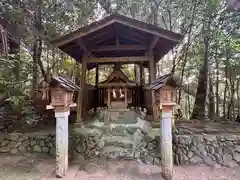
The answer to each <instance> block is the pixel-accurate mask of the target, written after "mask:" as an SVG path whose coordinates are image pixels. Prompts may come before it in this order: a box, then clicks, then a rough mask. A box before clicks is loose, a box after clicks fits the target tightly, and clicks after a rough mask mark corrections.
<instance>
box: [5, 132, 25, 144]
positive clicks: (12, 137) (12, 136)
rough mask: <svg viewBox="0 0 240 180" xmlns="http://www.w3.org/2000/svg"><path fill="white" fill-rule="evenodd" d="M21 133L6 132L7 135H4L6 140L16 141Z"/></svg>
mask: <svg viewBox="0 0 240 180" xmlns="http://www.w3.org/2000/svg"><path fill="white" fill-rule="evenodd" d="M21 135H22V134H20V133H8V134H7V135H5V139H7V140H11V141H16V142H17V141H18V138H19V137H20V136H21Z"/></svg>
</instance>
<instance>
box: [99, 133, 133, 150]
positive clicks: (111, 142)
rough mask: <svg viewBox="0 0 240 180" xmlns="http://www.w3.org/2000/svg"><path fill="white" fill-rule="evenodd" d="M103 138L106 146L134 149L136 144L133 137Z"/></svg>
mask: <svg viewBox="0 0 240 180" xmlns="http://www.w3.org/2000/svg"><path fill="white" fill-rule="evenodd" d="M101 140H102V141H103V142H104V146H115V147H121V148H125V149H132V147H133V144H134V142H133V141H132V139H131V138H128V137H123V136H104V137H103V138H102V139H101Z"/></svg>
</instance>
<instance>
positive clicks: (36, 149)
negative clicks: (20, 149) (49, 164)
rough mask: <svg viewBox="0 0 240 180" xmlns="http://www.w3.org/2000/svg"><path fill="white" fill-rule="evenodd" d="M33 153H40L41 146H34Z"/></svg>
mask: <svg viewBox="0 0 240 180" xmlns="http://www.w3.org/2000/svg"><path fill="white" fill-rule="evenodd" d="M33 152H42V148H41V146H39V145H35V146H34V147H33Z"/></svg>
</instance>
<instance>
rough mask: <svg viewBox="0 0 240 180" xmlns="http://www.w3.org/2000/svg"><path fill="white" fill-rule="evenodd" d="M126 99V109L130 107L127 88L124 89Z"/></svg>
mask: <svg viewBox="0 0 240 180" xmlns="http://www.w3.org/2000/svg"><path fill="white" fill-rule="evenodd" d="M124 98H125V107H126V108H127V106H128V97H127V88H126V89H124Z"/></svg>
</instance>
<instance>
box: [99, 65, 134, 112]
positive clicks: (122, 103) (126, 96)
mask: <svg viewBox="0 0 240 180" xmlns="http://www.w3.org/2000/svg"><path fill="white" fill-rule="evenodd" d="M136 86H137V83H136V82H135V81H132V80H130V79H129V78H128V77H127V75H126V74H125V73H124V72H123V71H122V70H121V67H120V65H119V64H116V65H115V66H114V70H113V72H112V73H111V74H110V75H109V76H108V78H107V79H106V80H105V81H103V82H100V83H99V84H98V87H100V88H101V87H106V88H107V94H106V95H105V96H104V102H105V103H106V104H107V108H108V109H122V110H123V109H127V108H128V107H129V106H128V105H129V104H131V103H132V91H131V89H132V88H133V87H136Z"/></svg>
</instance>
